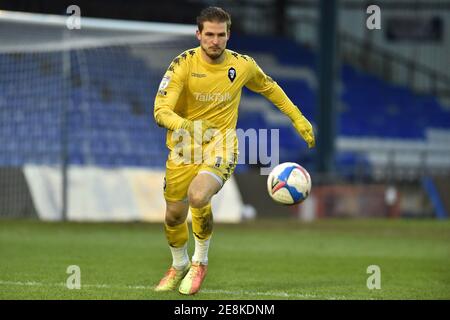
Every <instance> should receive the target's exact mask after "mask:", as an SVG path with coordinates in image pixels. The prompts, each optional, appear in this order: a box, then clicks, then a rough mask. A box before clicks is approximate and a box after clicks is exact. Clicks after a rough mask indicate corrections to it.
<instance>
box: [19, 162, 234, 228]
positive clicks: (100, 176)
mask: <svg viewBox="0 0 450 320" xmlns="http://www.w3.org/2000/svg"><path fill="white" fill-rule="evenodd" d="M24 173H25V177H26V180H27V183H28V186H29V189H30V193H31V195H32V198H33V202H34V205H35V207H36V210H37V212H38V215H39V218H40V219H42V220H61V219H62V215H61V213H62V178H61V169H60V168H59V167H48V166H35V165H27V166H25V167H24ZM163 178H164V171H159V170H149V169H141V168H114V169H105V168H98V167H84V166H71V167H70V169H69V170H68V196H67V197H68V208H67V218H68V220H71V221H147V222H162V221H163V220H164V211H165V201H164V196H163ZM212 206H213V212H214V220H215V221H217V222H239V221H241V211H242V207H243V203H242V199H241V195H240V193H239V190H238V187H237V184H236V182H235V180H234V178H233V177H232V178H231V179H230V180H229V181H227V182H226V183H225V185H224V187H223V188H222V190H220V191H219V193H218V194H217V195H216V196H214V197H213V200H212Z"/></svg>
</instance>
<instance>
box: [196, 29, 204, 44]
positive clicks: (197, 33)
mask: <svg viewBox="0 0 450 320" xmlns="http://www.w3.org/2000/svg"><path fill="white" fill-rule="evenodd" d="M195 36H196V37H197V40H198V41H200V40H202V34H201V32H200V30H197V31H195Z"/></svg>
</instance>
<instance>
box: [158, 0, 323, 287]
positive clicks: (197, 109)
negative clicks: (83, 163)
mask: <svg viewBox="0 0 450 320" xmlns="http://www.w3.org/2000/svg"><path fill="white" fill-rule="evenodd" d="M197 25H198V30H197V32H196V36H197V39H198V40H199V43H200V46H199V47H197V48H193V49H189V50H187V51H185V52H183V53H182V54H180V55H179V56H178V57H176V58H175V59H174V60H173V61H172V63H171V64H170V66H169V68H168V70H167V72H166V73H165V75H164V77H163V79H162V81H161V84H160V86H159V89H158V92H157V94H156V98H155V108H154V117H155V120H156V122H157V124H158V125H159V126H162V127H164V128H166V129H167V137H166V139H167V147H168V148H169V150H170V152H169V156H168V159H167V162H166V176H165V181H164V197H165V200H166V213H165V224H164V227H165V234H166V238H167V240H168V244H169V248H170V251H171V253H172V259H173V262H172V265H171V267H170V268H169V270H168V271H167V273H166V274H165V276H164V277H163V278H162V279H161V281H160V282H159V284H158V285H157V286H156V288H155V290H156V291H171V290H175V289H177V288H179V292H180V293H182V294H195V293H197V292H198V291H199V289H200V287H201V284H202V282H203V280H204V278H205V276H206V272H207V266H208V249H209V244H210V240H211V235H212V230H213V214H212V211H211V198H212V197H213V195H215V194H216V193H217V192H218V191H219V190H220V189H221V188H222V186H223V184H224V183H225V181H227V180H228V179H229V177H230V175H231V174H232V173H233V171H234V168H235V166H236V163H237V145H238V144H237V139H236V136H235V135H234V136H233V134H230V132H231V133H233V132H235V129H236V122H237V117H238V106H239V101H240V98H241V91H242V88H243V87H244V86H245V87H247V88H248V89H250V90H252V91H254V92H258V93H260V94H262V95H263V96H264V97H266V98H267V99H269V100H270V101H271V102H272V103H273V104H274V105H275V106H277V107H278V108H279V109H280V110H281V111H282V112H283V113H284V114H286V115H287V116H288V117H289V118H290V119H291V121H292V124H293V126H294V127H295V129H296V130H297V132H298V133H299V135H300V136H301V137H303V139H304V140H305V141H306V143H307V144H308V147H310V148H311V147H314V144H315V140H314V133H313V129H312V126H311V124H310V123H309V121H308V120H307V119H306V118H305V117H304V116H303V115H302V113H301V112H300V110H299V109H298V108H297V107H296V106H295V105H294V104H293V103H292V102H291V100H290V99H289V98H288V97H287V96H286V94H285V93H284V91H283V90H282V89H281V88H280V86H278V84H277V83H276V82H275V81H273V80H272V79H271V78H270V77H269V76H267V75H266V74H265V73H264V72H263V71H262V70H261V68H260V67H259V66H258V65H257V64H256V62H255V61H254V60H253V59H252V58H251V57H249V56H247V55H242V54H239V53H236V52H233V51H231V50H228V49H226V45H227V41H228V39H229V38H230V27H231V19H230V16H229V14H228V13H227V12H225V11H224V10H223V9H221V8H218V7H209V8H206V9H204V10H202V12H201V13H200V15H199V16H198V17H197ZM191 137H192V138H193V139H191ZM223 150H225V151H223ZM218 151H222V152H218ZM189 208H190V209H191V214H192V231H193V235H194V240H195V251H194V255H193V256H192V262H191V261H190V259H189V256H188V252H187V242H188V238H189V232H188V225H187V220H186V218H187V214H188V210H189Z"/></svg>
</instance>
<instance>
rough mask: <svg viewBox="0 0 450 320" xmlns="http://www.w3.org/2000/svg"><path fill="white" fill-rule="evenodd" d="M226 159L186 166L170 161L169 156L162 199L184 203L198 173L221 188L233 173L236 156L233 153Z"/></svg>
mask: <svg viewBox="0 0 450 320" xmlns="http://www.w3.org/2000/svg"><path fill="white" fill-rule="evenodd" d="M228 158H229V159H223V158H222V157H215V158H214V159H210V160H209V161H204V162H203V163H187V164H186V163H180V162H179V161H174V160H172V159H171V157H170V154H169V158H168V159H167V161H166V176H165V177H164V198H165V199H166V200H167V201H186V200H187V192H188V188H189V185H190V184H191V182H192V180H193V179H194V178H195V176H197V174H199V173H206V174H209V175H211V176H212V177H213V178H215V179H216V180H217V182H218V183H219V184H220V185H221V186H223V184H224V183H225V182H226V181H227V180H228V179H229V178H230V176H231V175H232V174H233V172H234V168H235V167H236V164H237V158H238V155H237V153H234V154H233V155H232V156H230V157H228Z"/></svg>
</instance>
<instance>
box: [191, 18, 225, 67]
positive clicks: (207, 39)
mask: <svg viewBox="0 0 450 320" xmlns="http://www.w3.org/2000/svg"><path fill="white" fill-rule="evenodd" d="M229 38H230V34H229V32H227V24H226V22H214V21H212V22H211V21H205V22H204V23H203V30H202V32H200V31H198V30H197V39H198V41H200V46H201V48H202V49H203V51H204V52H205V53H206V55H207V56H208V57H210V58H211V59H212V60H216V59H218V58H220V57H221V55H222V53H223V51H224V50H225V48H226V47H227V41H228V39H229Z"/></svg>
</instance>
